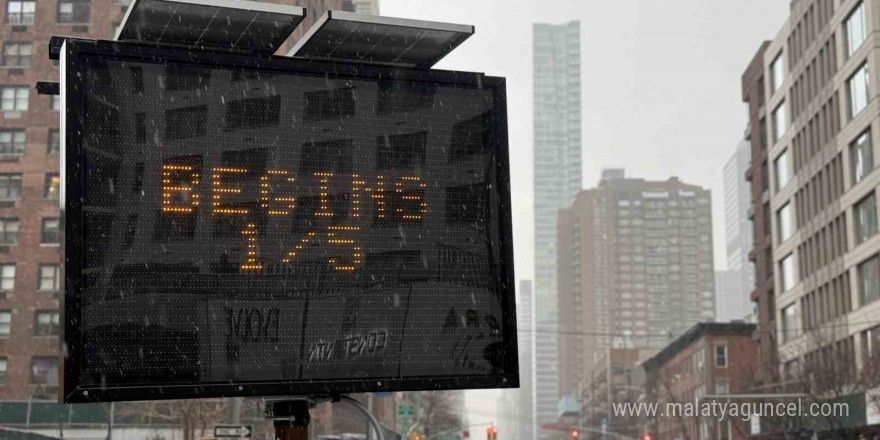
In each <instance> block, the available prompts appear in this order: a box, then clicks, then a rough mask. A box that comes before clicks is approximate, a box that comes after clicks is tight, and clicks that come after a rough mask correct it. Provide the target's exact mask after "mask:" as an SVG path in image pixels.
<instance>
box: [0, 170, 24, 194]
mask: <svg viewBox="0 0 880 440" xmlns="http://www.w3.org/2000/svg"><path fill="white" fill-rule="evenodd" d="M19 197H21V174H0V199H17V198H19Z"/></svg>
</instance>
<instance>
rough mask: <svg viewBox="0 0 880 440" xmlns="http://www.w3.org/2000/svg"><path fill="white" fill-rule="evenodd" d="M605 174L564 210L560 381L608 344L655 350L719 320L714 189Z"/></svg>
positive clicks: (567, 381)
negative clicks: (693, 328) (694, 327)
mask: <svg viewBox="0 0 880 440" xmlns="http://www.w3.org/2000/svg"><path fill="white" fill-rule="evenodd" d="M604 177H605V178H604V179H602V180H601V181H600V182H599V186H598V187H597V188H594V189H590V190H585V191H581V192H579V193H578V195H577V198H576V199H575V202H574V203H573V204H572V206H571V207H569V208H567V209H564V210H562V211H560V214H559V235H558V261H559V321H560V332H561V333H562V335H561V342H560V351H559V352H560V360H559V362H560V380H561V381H562V384H561V386H562V387H563V388H569V389H575V388H577V387H579V386H581V387H582V386H584V385H585V383H586V382H585V378H587V377H590V372H589V370H590V368H591V367H592V365H593V363H594V362H595V361H596V359H597V356H601V355H603V354H604V353H606V351H607V350H608V349H610V348H641V349H650V348H657V349H659V348H662V347H664V346H665V345H666V344H668V343H669V342H671V341H672V340H674V339H675V338H676V337H678V336H680V335H681V334H683V333H684V332H685V331H686V330H687V329H688V328H689V327H690V326H692V325H694V324H695V323H697V322H705V321H712V320H713V319H714V317H715V288H714V268H713V264H712V261H713V254H712V209H711V195H710V192H709V190H706V189H703V188H701V187H698V186H695V185H690V184H687V183H683V182H681V181H680V180H678V178H675V177H672V178H670V179H668V180H665V181H647V180H644V179H633V178H625V177H623V173H622V172H620V171H617V172H610V171H608V172H605V173H604ZM563 323H566V325H563Z"/></svg>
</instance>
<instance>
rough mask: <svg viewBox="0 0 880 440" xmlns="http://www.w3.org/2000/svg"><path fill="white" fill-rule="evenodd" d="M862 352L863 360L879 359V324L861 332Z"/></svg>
mask: <svg viewBox="0 0 880 440" xmlns="http://www.w3.org/2000/svg"><path fill="white" fill-rule="evenodd" d="M862 353H863V354H864V355H865V360H871V359H877V360H880V325H878V326H876V327H874V328H871V329H868V330H865V331H864V332H862Z"/></svg>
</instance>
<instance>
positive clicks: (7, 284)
mask: <svg viewBox="0 0 880 440" xmlns="http://www.w3.org/2000/svg"><path fill="white" fill-rule="evenodd" d="M12 289H15V264H14V263H4V264H0V290H2V291H4V292H11V291H12Z"/></svg>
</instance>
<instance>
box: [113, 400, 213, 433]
mask: <svg viewBox="0 0 880 440" xmlns="http://www.w3.org/2000/svg"><path fill="white" fill-rule="evenodd" d="M115 411H116V418H117V419H118V420H125V421H126V422H128V423H142V424H147V423H152V422H153V421H158V422H159V423H161V424H175V425H179V426H180V427H181V429H182V430H183V440H195V439H196V433H197V432H198V433H200V434H202V435H204V433H205V432H209V430H211V429H213V427H214V425H216V424H218V423H220V422H222V421H223V420H224V418H225V416H226V414H228V411H229V410H228V406H227V403H226V401H225V400H224V399H192V400H160V401H144V402H126V403H124V404H120V405H117V406H116V409H115Z"/></svg>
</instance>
